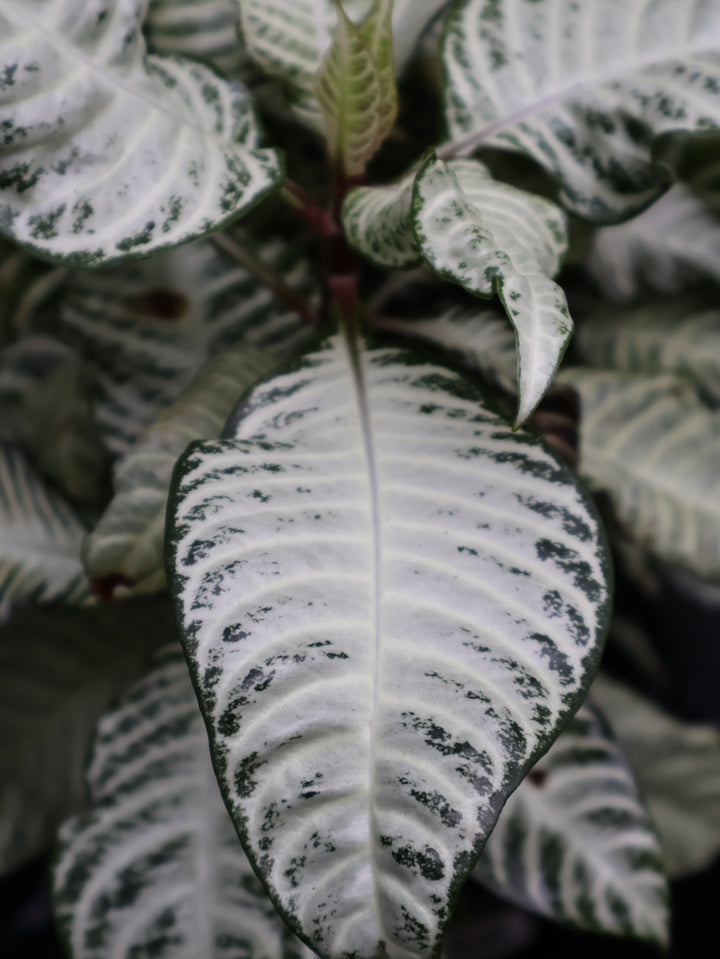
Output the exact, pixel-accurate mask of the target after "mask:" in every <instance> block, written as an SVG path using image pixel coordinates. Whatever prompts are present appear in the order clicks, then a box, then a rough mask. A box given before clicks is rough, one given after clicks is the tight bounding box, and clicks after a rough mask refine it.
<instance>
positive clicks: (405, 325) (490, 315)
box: [375, 306, 518, 394]
mask: <svg viewBox="0 0 720 959" xmlns="http://www.w3.org/2000/svg"><path fill="white" fill-rule="evenodd" d="M375 325H376V326H377V327H378V329H381V330H385V331H387V332H389V333H398V334H399V335H401V336H403V337H408V338H411V339H415V338H417V339H420V340H422V341H424V342H425V343H428V344H430V345H431V346H433V347H438V348H439V349H441V350H443V352H445V353H447V354H448V355H449V356H450V357H451V358H452V359H454V360H456V361H457V362H459V363H460V364H461V365H462V366H463V367H465V368H467V369H468V370H469V371H471V372H473V373H479V374H480V375H481V376H482V377H483V379H485V380H486V381H487V382H488V383H490V384H492V385H493V386H497V387H499V388H500V389H501V390H504V391H505V392H507V393H511V394H517V391H518V384H517V360H516V359H515V336H514V334H513V331H512V329H511V328H510V325H509V323H508V321H507V320H506V318H505V317H504V316H499V315H498V314H497V313H494V312H492V311H491V310H477V309H469V308H467V307H462V306H449V307H448V308H447V309H443V310H441V311H439V313H438V315H436V316H433V317H428V318H424V317H423V318H418V319H412V320H401V319H393V318H391V317H382V318H380V319H378V320H377V321H376V323H375Z"/></svg>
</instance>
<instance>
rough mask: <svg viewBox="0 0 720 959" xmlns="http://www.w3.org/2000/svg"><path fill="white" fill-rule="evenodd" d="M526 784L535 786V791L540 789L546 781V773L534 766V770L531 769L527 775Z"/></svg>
mask: <svg viewBox="0 0 720 959" xmlns="http://www.w3.org/2000/svg"><path fill="white" fill-rule="evenodd" d="M527 778H528V782H529V783H530V784H531V785H533V786H535V788H536V789H542V787H543V786H544V785H545V783H546V781H547V773H546V772H545V770H544V769H538V767H537V766H536V767H535V768H534V769H531V770H530V772H529V773H528V777H527Z"/></svg>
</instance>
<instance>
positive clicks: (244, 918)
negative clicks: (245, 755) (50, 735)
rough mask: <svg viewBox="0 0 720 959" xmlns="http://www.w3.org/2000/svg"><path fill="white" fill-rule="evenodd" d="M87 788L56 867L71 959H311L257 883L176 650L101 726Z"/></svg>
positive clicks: (60, 910)
mask: <svg viewBox="0 0 720 959" xmlns="http://www.w3.org/2000/svg"><path fill="white" fill-rule="evenodd" d="M88 779H89V785H90V791H91V796H92V801H93V805H92V807H91V809H90V811H89V812H87V813H84V814H82V815H81V816H78V817H76V818H75V819H73V820H71V821H70V822H68V823H66V824H65V826H64V827H63V828H62V830H61V832H60V849H59V855H58V858H57V860H56V862H55V866H54V889H55V908H56V915H57V918H58V921H59V924H60V928H61V931H62V932H63V934H64V937H65V940H66V942H67V944H68V946H69V950H70V955H71V956H72V959H99V957H102V959H129V957H131V956H141V955H143V956H150V955H152V956H156V957H167V959H179V957H181V956H182V957H187V959H191V957H192V959H311V956H312V954H311V953H310V951H309V950H308V949H306V948H305V947H304V946H303V945H302V943H300V942H298V940H297V939H295V938H294V937H293V936H292V935H291V933H289V932H288V931H287V929H285V928H284V927H283V924H282V922H281V921H280V918H279V917H278V915H277V913H276V912H275V910H274V908H273V906H272V903H271V902H270V901H269V900H268V898H267V895H266V894H265V892H264V890H263V888H262V886H261V885H260V883H259V882H258V881H257V879H256V878H255V876H254V875H253V872H252V868H251V866H250V863H249V862H248V860H247V857H246V855H245V853H244V852H243V849H242V846H241V845H240V843H239V841H238V838H237V835H236V833H235V830H234V829H233V825H232V821H231V820H230V817H229V816H228V814H227V810H226V809H225V807H224V806H223V802H222V798H221V796H220V792H219V790H218V787H217V783H216V781H215V777H214V775H213V770H212V766H211V763H210V755H209V749H208V741H207V734H206V732H205V728H204V726H203V721H202V716H201V714H200V710H199V709H198V706H197V701H196V699H195V696H194V694H193V689H192V686H191V684H190V679H189V677H188V674H187V667H186V665H185V663H184V661H183V659H182V657H181V656H180V655H178V654H177V653H176V652H175V651H174V650H168V652H166V653H165V654H164V656H163V657H161V662H160V663H159V664H158V665H156V666H155V667H154V669H153V670H152V671H151V672H150V673H148V674H147V675H146V676H145V677H144V678H143V679H142V680H140V681H139V682H138V683H137V684H136V685H135V686H133V687H132V688H131V689H130V690H128V692H127V693H126V695H125V696H124V697H123V698H122V699H121V701H120V702H119V703H118V704H117V706H116V707H115V709H114V710H113V711H112V712H110V713H108V714H107V715H105V716H104V717H103V718H102V720H101V722H100V726H99V731H98V737H97V740H96V743H95V748H94V752H93V756H92V760H91V763H90V768H89V771H88Z"/></svg>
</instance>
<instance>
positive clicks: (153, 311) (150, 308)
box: [125, 286, 190, 320]
mask: <svg viewBox="0 0 720 959" xmlns="http://www.w3.org/2000/svg"><path fill="white" fill-rule="evenodd" d="M125 307H126V309H128V310H130V312H131V313H139V314H141V315H142V316H152V317H153V318H154V319H156V320H179V319H180V317H181V316H183V315H184V314H185V313H187V311H188V309H189V307H190V300H189V299H188V298H187V296H185V294H184V293H181V292H180V291H179V290H170V289H168V288H166V287H161V286H158V287H155V288H154V289H152V290H146V291H145V292H144V293H139V294H138V295H137V296H129V297H127V299H126V300H125Z"/></svg>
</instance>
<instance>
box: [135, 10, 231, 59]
mask: <svg viewBox="0 0 720 959" xmlns="http://www.w3.org/2000/svg"><path fill="white" fill-rule="evenodd" d="M238 26H239V10H238V6H237V3H236V0H150V6H149V7H148V13H147V19H146V20H145V36H146V38H147V42H148V46H149V47H150V49H151V50H153V51H154V52H157V53H181V54H185V55H187V56H191V57H200V58H201V59H202V60H207V61H209V62H210V63H212V64H213V66H215V67H217V68H218V69H219V70H221V71H222V72H223V73H225V74H234V73H238V72H241V71H242V70H243V67H245V65H246V62H247V54H246V53H245V50H244V49H243V45H242V43H241V42H240V38H239V36H238Z"/></svg>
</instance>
